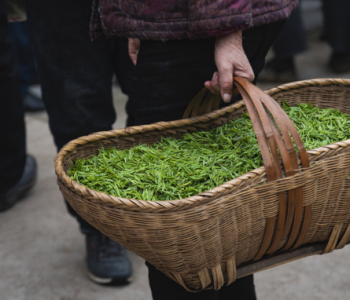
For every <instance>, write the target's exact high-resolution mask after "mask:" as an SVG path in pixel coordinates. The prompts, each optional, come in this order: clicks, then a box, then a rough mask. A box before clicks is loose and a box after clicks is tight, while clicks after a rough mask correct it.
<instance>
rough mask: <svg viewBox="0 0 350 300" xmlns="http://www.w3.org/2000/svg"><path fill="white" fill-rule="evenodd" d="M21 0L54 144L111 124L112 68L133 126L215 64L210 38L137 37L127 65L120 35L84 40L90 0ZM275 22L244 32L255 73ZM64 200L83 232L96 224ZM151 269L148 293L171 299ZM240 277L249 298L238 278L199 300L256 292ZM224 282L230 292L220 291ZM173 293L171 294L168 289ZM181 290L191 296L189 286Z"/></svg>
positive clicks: (198, 85)
mask: <svg viewBox="0 0 350 300" xmlns="http://www.w3.org/2000/svg"><path fill="white" fill-rule="evenodd" d="M27 6H28V9H27V11H28V22H29V26H30V27H31V30H32V33H33V42H34V46H35V51H36V56H37V63H38V68H39V74H40V79H41V83H42V92H43V99H44V102H45V106H46V108H47V111H48V113H49V117H50V128H51V131H52V133H53V136H54V140H55V143H56V146H57V148H58V149H60V148H61V147H62V146H63V145H64V144H65V143H67V142H68V141H70V140H72V139H74V138H77V137H79V136H82V135H86V134H89V133H91V132H96V131H101V130H109V129H110V128H111V125H112V124H113V122H114V120H115V112H114V109H113V105H112V96H111V77H112V75H113V72H116V73H117V75H118V81H119V83H120V84H121V85H122V88H123V90H124V91H125V92H126V93H127V94H128V95H129V97H130V98H129V101H128V103H127V112H128V121H127V123H128V125H139V124H147V123H153V122H157V121H168V120H174V119H179V118H181V116H182V113H183V112H184V109H185V107H186V106H187V104H188V103H189V102H190V100H191V99H192V98H193V97H194V96H195V95H196V93H197V92H198V91H199V90H201V89H202V88H203V84H204V81H205V80H208V79H210V78H211V76H212V74H213V72H214V71H215V70H216V68H215V63H214V39H207V40H197V41H188V40H183V41H169V42H165V43H164V42H158V41H142V43H141V50H140V53H139V57H138V64H137V67H134V66H133V65H132V64H131V61H130V59H129V58H128V55H127V48H126V40H125V39H114V40H104V41H97V42H93V43H92V42H90V40H89V35H88V24H89V18H90V10H91V7H90V6H91V5H90V3H89V1H71V0H60V1H46V0H27ZM282 27H283V22H277V23H273V24H270V25H266V26H262V27H259V28H255V29H252V30H247V31H245V32H244V48H245V51H246V53H247V56H248V58H249V59H250V62H251V64H252V66H253V69H254V72H255V74H256V75H258V74H259V72H260V71H261V70H262V68H263V67H264V62H265V56H266V54H267V51H268V49H269V48H270V47H271V45H272V43H273V41H274V40H275V39H276V38H277V36H278V34H279V32H280V30H281V28H282ZM68 207H69V209H70V212H71V213H72V214H73V215H75V216H76V217H77V218H78V221H79V222H80V225H81V228H82V231H83V232H89V231H93V230H95V229H94V228H93V227H92V226H91V225H89V224H88V223H86V222H85V221H84V220H83V219H81V218H80V217H79V216H77V214H76V213H75V212H74V211H73V210H72V209H71V208H70V206H69V205H68ZM157 274H158V275H157ZM157 276H162V274H161V273H160V272H159V271H157V270H155V269H152V268H151V269H150V283H151V288H152V293H153V296H154V298H155V299H170V298H169V292H170V291H173V288H174V287H176V289H178V288H179V286H178V285H177V284H176V283H174V282H173V281H171V280H170V279H168V278H166V279H164V280H163V281H162V282H163V283H162V286H163V287H169V290H168V292H167V290H166V289H162V288H161V286H160V285H159V284H157V279H156V278H157ZM246 280H247V282H250V283H249V284H248V285H249V288H248V289H249V290H250V292H249V293H247V295H248V294H249V295H250V296H249V297H248V296H247V297H241V298H235V295H234V291H235V287H236V286H237V285H239V281H238V283H234V284H232V285H231V286H230V287H227V288H223V289H222V290H223V292H222V294H225V295H228V294H230V295H232V297H231V296H230V298H227V297H226V296H225V298H222V296H221V294H220V297H219V296H218V295H219V294H218V292H213V291H209V292H207V291H206V292H202V293H201V295H202V297H207V298H201V299H231V298H233V299H239V300H241V299H255V295H254V285H253V280H252V277H250V279H249V277H248V279H246ZM180 288H181V287H180ZM181 289H182V288H181ZM181 289H180V290H181ZM225 289H228V291H229V290H230V291H231V292H227V293H225V292H224V290H225ZM231 289H232V290H231ZM164 293H165V294H164ZM174 293H175V294H173V296H174V297H176V295H177V294H176V293H177V292H175V290H174ZM185 295H187V297H188V299H193V298H192V297H193V294H192V293H187V292H185ZM206 295H208V296H206ZM174 299H175V298H174ZM182 299H187V298H184V297H183V298H182Z"/></svg>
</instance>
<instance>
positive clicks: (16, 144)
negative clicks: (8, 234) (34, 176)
mask: <svg viewBox="0 0 350 300" xmlns="http://www.w3.org/2000/svg"><path fill="white" fill-rule="evenodd" d="M0 143H1V147H0V195H1V194H4V193H6V192H7V191H8V190H9V189H10V188H11V187H12V186H14V185H15V184H16V183H17V182H18V181H19V179H20V178H21V176H22V173H23V169H24V164H25V159H26V147H25V144H26V141H25V125H24V110H23V104H22V97H21V91H20V85H19V80H18V74H17V66H16V60H15V56H14V52H13V49H12V46H11V41H10V38H9V36H8V33H7V14H6V9H5V1H4V0H0Z"/></svg>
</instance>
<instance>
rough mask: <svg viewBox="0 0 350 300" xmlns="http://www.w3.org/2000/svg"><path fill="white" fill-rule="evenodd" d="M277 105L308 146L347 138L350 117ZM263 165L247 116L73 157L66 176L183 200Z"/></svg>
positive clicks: (97, 186) (116, 190)
mask: <svg viewBox="0 0 350 300" xmlns="http://www.w3.org/2000/svg"><path fill="white" fill-rule="evenodd" d="M282 108H283V109H284V110H285V111H286V112H287V114H288V115H289V117H290V119H291V120H292V121H293V123H294V124H295V126H296V128H297V130H298V132H299V134H300V136H301V139H302V140H303V142H304V144H305V147H306V149H307V150H309V149H314V148H317V147H321V146H325V145H328V144H331V143H334V142H338V141H343V140H346V139H350V116H349V115H346V114H344V113H341V112H340V111H338V110H335V109H320V108H318V107H315V106H312V105H310V104H298V105H297V106H295V107H290V106H289V105H288V104H287V103H286V102H283V103H282ZM262 165H263V161H262V157H261V154H260V149H259V146H258V143H257V140H256V137H255V134H254V131H253V127H252V123H251V121H250V118H249V115H247V114H244V115H243V116H242V117H241V118H239V119H237V120H235V121H232V122H229V123H227V124H225V125H224V126H222V127H219V128H215V129H212V130H210V131H208V132H196V133H192V134H185V135H184V136H183V137H182V138H181V139H179V140H176V139H174V138H164V139H162V141H161V142H159V143H157V144H154V145H152V146H147V145H138V146H135V147H133V148H131V149H130V150H117V149H115V148H110V149H107V150H105V149H101V150H100V152H99V154H98V155H97V156H94V157H91V158H88V159H77V160H76V161H75V162H74V163H72V165H71V167H70V169H69V170H68V172H67V174H68V175H69V176H70V177H71V178H72V179H73V180H75V181H77V182H78V183H80V184H81V185H83V186H86V187H88V188H90V189H93V190H96V191H100V192H104V193H107V194H110V195H114V196H118V197H123V198H132V199H139V200H149V201H156V200H173V199H181V198H187V197H190V196H194V195H197V194H199V193H201V192H204V191H207V190H210V189H213V188H215V187H217V186H219V185H221V184H223V183H225V182H227V181H229V180H232V179H234V178H236V177H238V176H241V175H243V174H245V173H247V172H249V171H251V170H253V169H256V168H258V167H260V166H262Z"/></svg>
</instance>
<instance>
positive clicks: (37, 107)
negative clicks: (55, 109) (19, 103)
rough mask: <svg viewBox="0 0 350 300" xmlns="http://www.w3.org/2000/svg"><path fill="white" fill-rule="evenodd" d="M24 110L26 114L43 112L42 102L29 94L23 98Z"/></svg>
mask: <svg viewBox="0 0 350 300" xmlns="http://www.w3.org/2000/svg"><path fill="white" fill-rule="evenodd" d="M23 106H24V110H25V111H28V112H34V111H42V110H45V105H44V101H43V100H42V99H41V98H38V97H36V96H34V95H32V94H30V93H27V94H26V95H25V96H24V97H23Z"/></svg>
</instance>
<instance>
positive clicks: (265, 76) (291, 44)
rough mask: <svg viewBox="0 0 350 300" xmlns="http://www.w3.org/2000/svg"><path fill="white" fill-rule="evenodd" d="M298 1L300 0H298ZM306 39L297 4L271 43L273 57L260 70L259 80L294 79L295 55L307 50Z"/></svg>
mask: <svg viewBox="0 0 350 300" xmlns="http://www.w3.org/2000/svg"><path fill="white" fill-rule="evenodd" d="M299 2H300V1H299ZM307 48H308V47H307V40H306V34H305V30H304V25H303V21H302V18H301V10H300V6H298V7H297V8H296V9H295V10H294V11H293V12H292V14H291V15H290V17H289V18H288V19H287V21H286V24H285V25H284V27H283V30H282V32H281V35H280V36H279V38H278V39H277V40H276V42H274V44H273V45H272V49H273V52H274V57H273V58H272V59H271V60H270V61H269V62H268V63H267V64H266V67H265V68H264V69H263V70H262V72H261V74H260V76H259V81H260V82H262V81H264V82H280V83H286V82H291V81H296V80H297V79H298V74H297V70H296V66H295V55H297V54H299V53H301V52H303V51H305V50H307Z"/></svg>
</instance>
